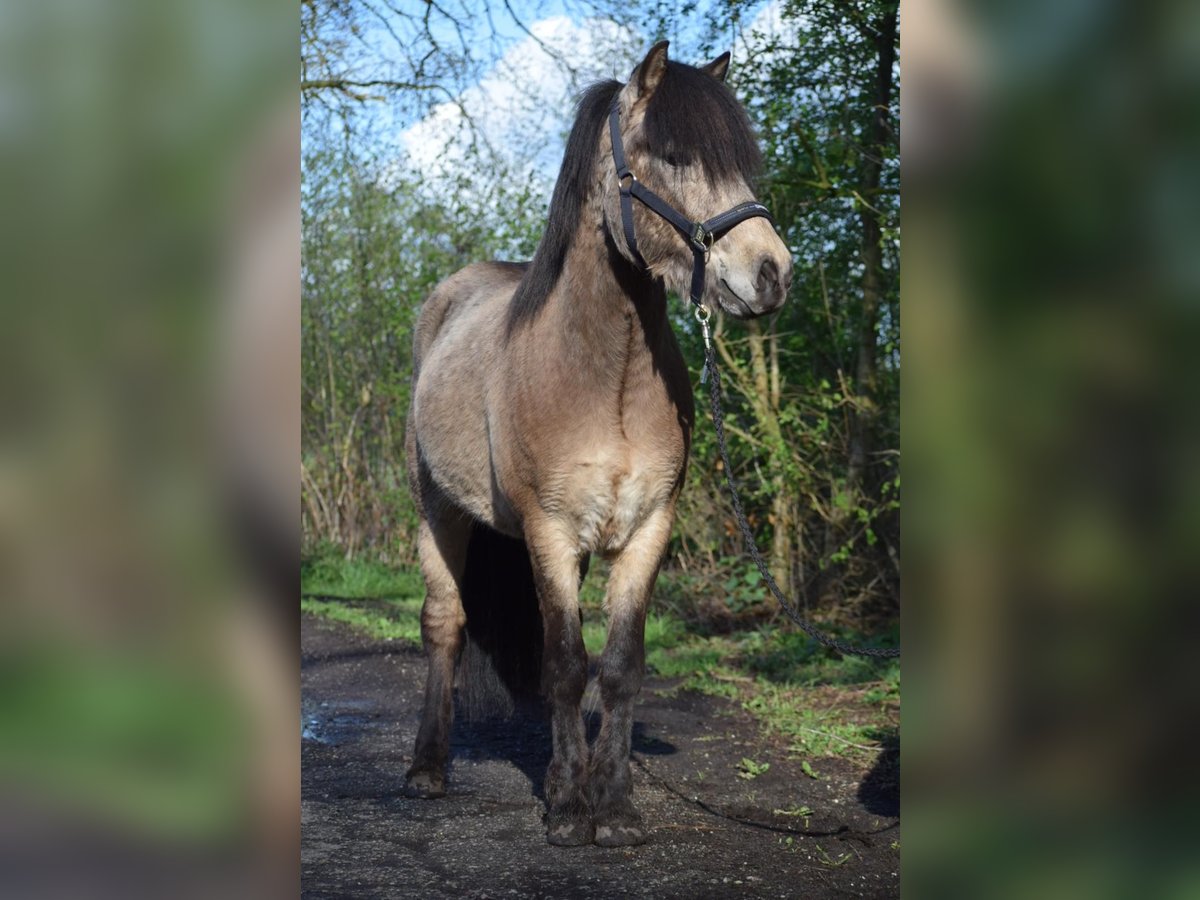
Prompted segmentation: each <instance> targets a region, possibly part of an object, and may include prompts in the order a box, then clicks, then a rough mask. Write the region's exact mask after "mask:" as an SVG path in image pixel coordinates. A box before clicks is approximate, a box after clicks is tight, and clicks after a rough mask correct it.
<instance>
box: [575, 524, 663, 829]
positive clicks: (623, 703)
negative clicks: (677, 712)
mask: <svg viewBox="0 0 1200 900" xmlns="http://www.w3.org/2000/svg"><path fill="white" fill-rule="evenodd" d="M673 515H674V513H673V510H672V509H671V508H670V507H665V508H663V509H662V510H659V511H658V512H656V513H655V514H654V515H653V516H651V517H650V518H649V519H648V520H647V521H646V523H645V524H644V525H642V527H641V528H639V529H638V530H637V532H635V533H634V535H633V537H632V539H631V540H630V542H629V544H628V545H627V546H626V548H625V549H624V550H622V551H621V553H620V555H619V556H617V558H616V559H615V560H613V566H612V572H611V574H610V575H609V580H608V591H607V596H606V597H605V605H606V607H607V608H608V639H607V641H606V643H605V645H604V653H603V655H602V656H601V657H600V696H601V699H602V700H603V703H604V717H603V719H602V721H601V723H600V734H599V736H598V737H597V738H596V745H595V747H594V748H593V749H592V758H591V763H590V766H589V773H588V789H589V797H590V801H591V806H592V817H593V822H594V823H595V828H596V843H597V844H600V845H601V846H603V847H620V846H624V845H628V844H640V843H642V842H643V841H645V840H646V832H645V830H644V829H643V827H642V821H641V816H640V815H639V814H638V811H637V809H636V808H635V807H634V805H633V800H632V798H631V796H630V795H631V794H632V783H631V780H630V772H629V751H630V742H631V738H632V732H633V701H634V698H635V697H637V694H638V691H640V690H641V687H642V674H643V672H644V670H645V661H646V650H645V643H644V638H645V628H646V610H647V607H648V606H649V604H650V593H651V590H652V589H653V587H654V579H655V576H657V574H658V566H659V563H660V562H661V561H662V556H663V553H664V552H665V551H666V548H667V541H668V539H669V538H670V536H671V521H672V519H673Z"/></svg>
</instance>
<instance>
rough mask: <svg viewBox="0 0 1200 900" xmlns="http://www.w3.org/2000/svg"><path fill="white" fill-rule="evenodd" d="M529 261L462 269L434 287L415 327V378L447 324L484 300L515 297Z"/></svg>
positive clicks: (474, 264) (481, 265)
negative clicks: (514, 293)
mask: <svg viewBox="0 0 1200 900" xmlns="http://www.w3.org/2000/svg"><path fill="white" fill-rule="evenodd" d="M528 267H529V263H511V262H481V263H472V264H471V265H469V266H466V267H465V268H462V269H459V270H458V271H457V272H455V273H454V274H453V275H451V276H450V277H449V278H446V279H445V280H443V281H442V282H440V283H439V284H438V286H437V287H435V288H434V289H433V292H432V293H431V294H430V295H429V296H428V297H427V298H426V299H425V302H424V303H423V304H422V305H421V311H420V313H419V314H418V316H417V324H416V327H415V328H414V329H413V379H414V381H415V380H416V379H417V378H419V377H420V366H421V363H422V362H423V361H424V360H425V358H426V357H427V356H428V355H429V352H430V349H431V348H432V346H433V344H434V342H435V341H436V340H437V338H438V335H439V334H441V332H442V331H443V329H444V328H445V326H446V325H447V324H449V323H450V322H451V321H453V320H454V319H456V318H459V317H461V316H462V315H464V314H466V313H468V312H469V311H470V310H472V309H476V308H477V307H478V306H479V305H480V304H481V303H482V304H488V305H491V304H492V303H502V304H504V305H505V307H507V300H508V299H510V298H511V297H512V294H513V291H515V290H516V288H517V284H518V283H519V282H520V280H521V276H522V275H523V274H524V273H525V270H526V269H527V268H528Z"/></svg>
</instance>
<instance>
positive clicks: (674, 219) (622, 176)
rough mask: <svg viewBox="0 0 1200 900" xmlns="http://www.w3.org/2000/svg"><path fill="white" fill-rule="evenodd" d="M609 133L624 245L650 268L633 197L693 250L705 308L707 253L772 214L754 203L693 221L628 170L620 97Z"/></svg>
mask: <svg viewBox="0 0 1200 900" xmlns="http://www.w3.org/2000/svg"><path fill="white" fill-rule="evenodd" d="M608 132H609V136H610V137H611V138H612V155H613V163H614V164H615V165H616V167H617V184H618V186H619V188H620V191H621V225H622V227H623V229H624V231H625V244H626V246H628V247H629V251H630V252H631V253H632V254H633V256H634V258H635V259H636V260H637V261H638V263H639V264H640V265H641V267H642V268H643V269H645V268H648V267H647V265H646V260H645V259H643V258H642V254H641V252H640V251H639V250H638V246H637V236H636V235H635V234H634V230H633V198H634V197H636V198H637V199H638V200H639V201H641V203H642V205H643V206H645V207H647V208H648V209H649V210H650V211H651V212H653V213H655V214H656V215H658V216H659V217H661V218H663V219H666V220H667V222H668V223H669V224H671V225H672V226H674V228H675V229H676V230H677V231H678V232H679V233H680V234H682V235H683V239H684V240H685V241H687V242H688V245H689V246H690V247H691V249H692V258H693V263H692V290H691V301H692V303H694V304H695V305H696V306H697V307H703V305H704V304H703V302H702V299H701V298H702V297H703V295H704V267H705V264H706V263H707V262H708V252H709V251H710V250H711V249H712V245H713V242H714V241H716V239H717V238H718V237H720V236H721V235H722V234H724V233H725V232H727V231H729V230H730V229H731V228H733V226H734V225H737V224H739V223H741V222H744V221H745V220H746V219H752V218H755V217H762V218H764V219H766V220H767V221H768V222H770V223H771V224H772V225H774V224H775V220H774V219H773V218H771V213H770V212H768V211H767V208H766V207H765V206H763V205H762V204H761V203H758V202H756V201H754V200H751V201H749V202H747V203H739V204H738V205H737V206H735V207H734V208H733V209H729V210H726V211H725V212H723V213H721V214H719V215H716V216H713V217H712V218H711V219H706V220H705V221H703V222H693V221H692V220H691V219H689V218H687V217H686V216H684V215H683V214H682V213H680V212H679V211H678V210H677V209H675V207H673V206H671V204H669V203H668V202H667V201H666V200H664V199H663V198H662V197H660V196H658V194H656V193H654V191H652V190H650V188H648V187H646V186H645V185H644V184H642V183H641V182H640V181H638V180H637V176H636V175H634V174H633V173H632V172H631V171H629V164H628V163H627V162H626V161H625V146H624V144H622V143H621V121H620V105H619V102H618V98H617V97H614V98H613V103H612V109H611V110H610V111H609V114H608Z"/></svg>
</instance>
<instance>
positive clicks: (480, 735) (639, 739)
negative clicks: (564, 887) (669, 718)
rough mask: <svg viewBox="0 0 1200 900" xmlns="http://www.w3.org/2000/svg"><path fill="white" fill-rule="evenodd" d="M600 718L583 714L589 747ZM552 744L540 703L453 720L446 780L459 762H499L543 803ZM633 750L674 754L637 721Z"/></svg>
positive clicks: (673, 749)
mask: <svg viewBox="0 0 1200 900" xmlns="http://www.w3.org/2000/svg"><path fill="white" fill-rule="evenodd" d="M600 718H601V717H600V713H599V711H591V712H589V711H585V712H584V714H583V721H584V727H585V728H586V729H587V737H588V742H589V743H591V742H592V741H594V740H595V738H596V735H597V734H598V733H599V731H600ZM551 743H552V742H551V732H550V719H549V708H548V707H547V706H546V705H545V704H543V703H541V702H539V701H525V702H522V703H519V704H518V705H517V708H516V710H515V711H514V713H513V714H512V716H510V717H509V718H507V719H499V718H496V719H483V720H479V721H470V720H467V719H463V718H456V720H455V722H454V728H453V732H452V735H451V740H450V771H449V778H450V780H453V778H454V767H455V762H456V761H458V760H463V759H471V760H502V761H504V762H507V763H510V764H512V765H513V766H515V767H516V768H517V769H518V770H519V771H520V772H521V774H523V775H524V776H525V777H526V778H527V779H529V785H530V793H531V794H532V796H534V797H535V798H537V799H538V800H541V801H543V802H544V801H545V799H546V797H545V793H544V790H543V786H542V782H543V779H544V777H545V774H546V769H547V767H548V766H549V765H550V756H551ZM632 749H633V752H634V753H640V754H645V755H647V756H665V755H667V754H671V753H675V752H676V750H677V748H676V747H675V745H674V744H672V743H670V742H669V741H665V740H663V739H662V738H659V737H655V736H653V735H651V734H649V733H648V731H647V728H646V724H645V723H644V722H639V721H635V722H634V723H633V743H632Z"/></svg>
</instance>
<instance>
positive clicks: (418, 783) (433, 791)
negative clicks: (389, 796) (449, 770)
mask: <svg viewBox="0 0 1200 900" xmlns="http://www.w3.org/2000/svg"><path fill="white" fill-rule="evenodd" d="M404 796H406V797H415V798H417V799H419V800H433V799H434V798H436V797H444V796H446V782H445V779H444V778H443V777H442V775H441V773H439V772H427V771H423V770H422V771H415V770H414V771H410V772H409V773H408V774H407V775H406V776H405V785H404Z"/></svg>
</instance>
